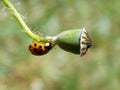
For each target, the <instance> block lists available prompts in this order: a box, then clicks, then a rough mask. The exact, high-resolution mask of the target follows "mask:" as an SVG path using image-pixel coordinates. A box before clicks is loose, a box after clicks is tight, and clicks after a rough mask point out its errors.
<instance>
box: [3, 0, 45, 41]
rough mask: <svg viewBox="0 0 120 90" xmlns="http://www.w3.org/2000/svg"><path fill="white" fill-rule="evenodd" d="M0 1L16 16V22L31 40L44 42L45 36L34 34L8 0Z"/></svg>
mask: <svg viewBox="0 0 120 90" xmlns="http://www.w3.org/2000/svg"><path fill="white" fill-rule="evenodd" d="M2 2H3V3H4V4H5V6H6V7H7V8H8V9H9V10H10V11H11V12H12V14H13V16H14V17H15V18H16V20H17V21H18V23H19V24H20V26H21V27H22V28H23V30H24V32H25V33H26V34H27V35H28V36H29V37H30V38H32V39H33V40H35V41H42V42H46V41H47V40H46V38H44V37H39V36H38V35H36V34H34V33H33V32H32V31H31V30H30V29H29V28H28V26H27V25H26V24H25V22H24V21H23V19H22V17H21V16H20V14H19V13H18V12H17V10H16V9H15V7H14V6H13V5H12V4H11V3H10V2H9V1H8V0H2Z"/></svg>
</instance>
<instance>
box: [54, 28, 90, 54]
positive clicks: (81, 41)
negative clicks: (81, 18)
mask: <svg viewBox="0 0 120 90" xmlns="http://www.w3.org/2000/svg"><path fill="white" fill-rule="evenodd" d="M55 43H56V44H57V45H58V46H59V47H60V48H61V49H63V50H65V51H68V52H71V53H74V54H80V55H81V56H83V55H85V54H86V52H87V50H88V48H90V47H91V45H92V41H91V39H90V37H89V35H88V32H87V30H85V29H84V28H83V29H73V30H68V31H64V32H62V33H60V34H58V35H57V36H56V40H55Z"/></svg>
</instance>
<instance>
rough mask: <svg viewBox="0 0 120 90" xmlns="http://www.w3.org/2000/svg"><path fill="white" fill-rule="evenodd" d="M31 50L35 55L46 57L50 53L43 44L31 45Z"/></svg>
mask: <svg viewBox="0 0 120 90" xmlns="http://www.w3.org/2000/svg"><path fill="white" fill-rule="evenodd" d="M29 50H30V52H31V53H32V54H33V55H44V54H46V53H48V52H49V50H48V48H47V47H45V44H44V43H42V42H39V43H32V44H30V45H29Z"/></svg>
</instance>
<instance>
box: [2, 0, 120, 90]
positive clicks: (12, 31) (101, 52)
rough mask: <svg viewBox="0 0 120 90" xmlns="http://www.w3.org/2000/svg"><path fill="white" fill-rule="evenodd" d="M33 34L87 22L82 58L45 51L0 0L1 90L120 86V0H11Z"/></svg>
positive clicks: (104, 89) (92, 89) (109, 89)
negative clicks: (34, 50)
mask: <svg viewBox="0 0 120 90" xmlns="http://www.w3.org/2000/svg"><path fill="white" fill-rule="evenodd" d="M10 1H11V2H12V3H13V5H14V6H15V7H16V9H17V10H18V11H19V12H20V13H21V16H22V17H23V19H24V21H25V22H26V23H27V25H28V26H29V27H30V28H31V30H32V31H33V32H34V33H37V32H41V33H42V34H43V35H44V36H47V35H50V36H54V35H57V34H58V33H60V32H62V31H65V30H68V29H74V28H83V27H85V28H86V29H87V30H88V32H89V34H90V37H91V38H92V41H93V46H92V47H91V48H90V49H89V50H88V52H87V54H86V55H85V56H84V57H80V56H79V55H75V54H71V53H68V52H65V51H63V50H61V49H60V48H59V47H58V46H55V47H54V49H52V50H51V51H50V52H49V53H48V54H46V55H44V56H34V55H32V54H31V53H30V52H29V51H28V45H29V44H30V43H31V42H32V40H31V39H30V38H29V37H28V36H27V35H25V33H24V32H23V30H22V28H21V27H20V26H19V24H18V22H16V20H15V19H14V17H13V16H12V15H11V13H10V12H9V11H8V10H7V9H6V7H5V6H4V5H3V3H2V2H1V1H0V90H120V18H119V17H120V10H119V9H120V0H109V1H108V0H10Z"/></svg>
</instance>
